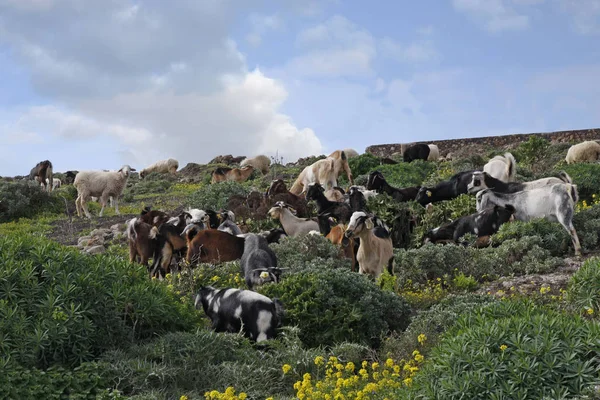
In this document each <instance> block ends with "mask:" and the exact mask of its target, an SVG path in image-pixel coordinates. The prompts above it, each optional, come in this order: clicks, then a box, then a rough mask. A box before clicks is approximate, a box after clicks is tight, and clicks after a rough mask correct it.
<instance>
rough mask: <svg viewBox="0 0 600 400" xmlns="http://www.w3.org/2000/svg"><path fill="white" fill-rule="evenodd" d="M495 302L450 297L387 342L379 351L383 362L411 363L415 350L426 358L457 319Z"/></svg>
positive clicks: (470, 296) (484, 297)
mask: <svg viewBox="0 0 600 400" xmlns="http://www.w3.org/2000/svg"><path fill="white" fill-rule="evenodd" d="M495 301H497V300H496V299H495V298H494V297H492V296H488V295H480V294H463V295H449V296H447V297H445V298H444V299H442V300H441V301H440V302H439V303H438V304H436V305H434V306H432V307H431V308H429V309H428V310H425V311H422V312H420V313H419V314H418V315H417V316H416V317H415V318H414V319H413V321H412V322H411V323H410V325H409V326H408V328H407V329H406V331H405V332H402V333H397V334H393V335H391V336H389V337H388V338H386V339H385V340H384V342H383V345H382V346H381V349H380V350H379V354H380V358H381V359H386V358H390V357H391V358H393V359H394V360H401V359H409V358H411V354H412V352H413V351H414V350H415V349H418V350H419V351H420V352H421V353H423V354H427V353H428V351H429V350H430V349H432V348H433V347H434V346H435V345H436V344H437V343H438V342H439V340H440V339H441V337H442V335H443V334H444V332H446V331H447V330H448V329H449V328H450V327H452V325H454V323H455V322H456V320H457V319H458V317H460V316H461V315H463V314H466V313H470V312H472V310H473V309H475V308H478V307H480V306H481V305H486V304H491V303H493V302H495ZM419 335H425V338H424V340H422V342H419Z"/></svg>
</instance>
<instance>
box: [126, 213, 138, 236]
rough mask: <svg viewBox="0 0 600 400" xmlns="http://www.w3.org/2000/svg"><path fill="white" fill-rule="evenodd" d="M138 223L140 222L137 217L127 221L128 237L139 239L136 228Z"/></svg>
mask: <svg viewBox="0 0 600 400" xmlns="http://www.w3.org/2000/svg"><path fill="white" fill-rule="evenodd" d="M137 223H138V220H137V218H132V219H131V220H130V221H129V222H128V223H127V237H128V238H129V240H136V239H137V231H136V230H135V227H136V224H137Z"/></svg>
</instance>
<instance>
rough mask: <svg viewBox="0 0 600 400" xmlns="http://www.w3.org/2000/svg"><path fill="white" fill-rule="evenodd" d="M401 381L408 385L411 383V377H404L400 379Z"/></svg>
mask: <svg viewBox="0 0 600 400" xmlns="http://www.w3.org/2000/svg"><path fill="white" fill-rule="evenodd" d="M402 383H404V385H406V386H410V385H411V384H412V378H406V379H405V380H403V381H402Z"/></svg>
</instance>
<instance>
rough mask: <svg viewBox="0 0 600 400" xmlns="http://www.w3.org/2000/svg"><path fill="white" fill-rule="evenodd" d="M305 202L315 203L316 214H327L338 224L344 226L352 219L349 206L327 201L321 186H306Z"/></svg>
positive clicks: (317, 184)
mask: <svg viewBox="0 0 600 400" xmlns="http://www.w3.org/2000/svg"><path fill="white" fill-rule="evenodd" d="M306 200H314V201H315V203H317V212H318V214H324V213H327V214H328V215H329V216H331V217H333V218H335V219H336V220H337V222H338V223H342V224H345V223H347V222H348V221H350V217H352V210H351V209H350V205H349V204H347V203H344V202H335V201H329V200H327V198H326V197H325V189H324V188H323V186H321V184H319V183H314V184H310V185H309V186H308V190H307V192H306Z"/></svg>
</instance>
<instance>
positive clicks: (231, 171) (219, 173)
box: [210, 165, 254, 183]
mask: <svg viewBox="0 0 600 400" xmlns="http://www.w3.org/2000/svg"><path fill="white" fill-rule="evenodd" d="M252 171H254V167H253V166H252V165H246V166H245V167H243V168H227V167H219V168H217V169H215V170H214V172H213V173H212V180H211V181H210V183H217V182H224V181H236V182H239V183H242V182H245V181H246V180H247V179H248V177H250V174H252Z"/></svg>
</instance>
